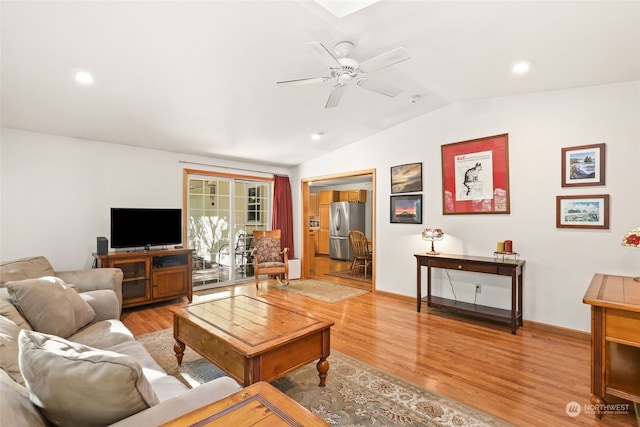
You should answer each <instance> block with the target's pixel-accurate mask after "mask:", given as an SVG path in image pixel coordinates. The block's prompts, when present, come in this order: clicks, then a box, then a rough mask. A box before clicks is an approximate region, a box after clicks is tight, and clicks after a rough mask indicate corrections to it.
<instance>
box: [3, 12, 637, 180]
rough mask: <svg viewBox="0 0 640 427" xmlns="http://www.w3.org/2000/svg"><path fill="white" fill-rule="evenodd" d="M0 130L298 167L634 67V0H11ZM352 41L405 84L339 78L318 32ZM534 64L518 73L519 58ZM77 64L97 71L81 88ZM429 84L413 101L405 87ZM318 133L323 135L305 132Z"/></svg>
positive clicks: (624, 75) (632, 73)
mask: <svg viewBox="0 0 640 427" xmlns="http://www.w3.org/2000/svg"><path fill="white" fill-rule="evenodd" d="M0 12H1V24H2V28H1V31H2V33H1V37H2V40H1V47H2V52H1V54H2V56H1V59H2V69H1V71H2V80H1V83H2V87H1V89H2V105H1V108H2V110H1V113H2V115H1V119H2V126H4V127H9V128H16V129H24V130H29V131H34V132H42V133H47V134H54V135H64V136H70V137H77V138H84V139H90V140H97V141H105V142H112V143H119V144H127V145H134V146H142V147H149V148H155V149H160V150H168V151H176V152H181V153H189V154H197V155H204V156H213V157H216V158H227V159H238V160H248V161H251V162H257V163H261V164H266V165H276V166H285V167H287V166H292V165H296V164H299V163H301V162H304V161H306V160H308V159H311V158H314V157H317V156H320V155H322V154H324V153H326V152H329V151H332V150H335V149H336V148H339V147H341V146H343V145H346V144H349V143H352V142H354V141H356V140H358V139H361V138H363V137H366V136H368V135H371V134H373V133H375V132H379V131H381V130H383V129H386V128H388V127H391V126H394V125H396V124H398V123H401V122H403V121H406V120H409V119H412V118H414V117H416V116H418V115H422V114H425V113H428V112H430V111H433V110H435V109H437V108H440V107H442V106H444V105H447V104H451V103H456V102H460V101H466V100H473V99H479V98H488V97H502V96H510V95H517V94H524V93H531V92H540V91H548V90H557V89H565V88H573V87H580V86H588V85H599V84H607V83H615V82H624V81H631V80H639V79H640V2H638V1H623V2H616V1H566V2H562V1H531V2H527V1H498V2H489V1H468V2H462V1H390V0H387V1H384V0H383V1H380V2H378V3H375V4H372V5H370V6H368V7H366V8H364V9H362V10H359V11H356V12H353V13H351V14H348V15H346V16H345V17H343V18H338V17H336V16H334V15H332V14H331V13H330V12H329V11H328V10H327V9H325V8H324V7H322V6H320V5H318V4H316V3H314V2H311V1H284V0H282V1H202V2H191V1H189V2H187V1H136V2H133V1H131V2H129V1H55V0H50V1H42V2H36V1H2V3H1V10H0ZM343 40H349V41H351V42H353V43H354V44H355V49H354V50H353V53H352V57H353V58H355V59H357V60H358V61H360V62H362V61H364V60H366V59H369V58H371V57H374V56H376V55H379V54H381V53H384V52H387V51H389V50H391V49H394V48H396V47H404V48H405V49H406V50H407V51H408V52H409V54H410V55H411V59H409V60H408V61H404V62H401V63H399V64H396V65H394V66H392V67H388V68H385V69H382V70H379V71H377V72H376V73H374V75H373V76H372V77H375V79H376V80H379V81H382V82H386V83H391V84H394V85H396V86H398V87H399V88H401V89H402V93H401V94H400V95H399V96H397V97H395V98H389V97H386V96H383V95H380V94H376V93H373V92H370V91H367V90H365V89H363V88H361V87H358V86H355V85H353V86H349V87H348V88H347V91H346V92H345V95H344V96H343V98H342V100H341V103H340V105H339V106H338V107H336V108H332V109H325V108H324V104H325V102H326V100H327V97H328V95H329V92H330V90H331V88H332V86H333V82H326V83H320V84H316V85H304V86H278V85H276V84H275V82H276V81H280V80H289V79H295V78H303V77H315V76H324V75H327V74H328V68H327V66H326V65H325V63H323V62H322V61H320V60H319V59H318V57H317V56H315V55H314V54H313V52H311V49H310V48H309V46H307V43H308V42H321V43H323V44H325V45H326V46H327V47H328V48H329V49H331V48H332V47H333V45H334V44H335V43H337V42H339V41H343ZM520 59H528V60H530V61H532V62H533V69H532V70H531V72H530V73H528V74H527V75H524V76H516V75H513V74H512V73H511V71H510V66H511V64H512V63H513V62H514V61H516V60H520ZM75 69H86V70H88V71H90V72H92V73H93V74H94V76H95V83H94V84H93V85H90V86H80V85H78V84H76V83H75V82H74V81H73V80H72V72H73V70H75ZM414 95H420V99H419V100H418V102H416V103H414V104H412V103H410V102H409V99H410V98H411V97H412V96H414ZM313 132H323V133H324V134H325V137H324V138H323V140H321V141H319V142H315V141H311V139H310V138H309V135H310V134H311V133H313Z"/></svg>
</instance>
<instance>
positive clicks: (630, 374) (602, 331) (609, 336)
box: [582, 274, 640, 418]
mask: <svg viewBox="0 0 640 427" xmlns="http://www.w3.org/2000/svg"><path fill="white" fill-rule="evenodd" d="M582 301H583V302H584V303H585V304H590V305H591V393H592V394H593V396H592V397H591V403H592V404H593V405H594V408H595V412H596V417H597V418H601V417H602V414H603V412H606V411H605V410H606V402H605V396H606V395H610V396H615V397H619V398H622V399H626V400H629V401H632V402H635V407H636V410H637V409H638V403H640V283H638V282H635V281H634V280H633V278H632V277H627V276H613V275H607V274H596V275H594V276H593V279H592V280H591V284H590V285H589V289H587V292H586V293H585V295H584V298H583V300H582Z"/></svg>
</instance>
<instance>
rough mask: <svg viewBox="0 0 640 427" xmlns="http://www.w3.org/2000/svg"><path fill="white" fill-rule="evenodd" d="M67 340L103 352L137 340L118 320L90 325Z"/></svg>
mask: <svg viewBox="0 0 640 427" xmlns="http://www.w3.org/2000/svg"><path fill="white" fill-rule="evenodd" d="M67 339H68V340H69V341H73V342H77V343H78V344H84V345H88V346H89V347H95V348H99V349H101V350H111V347H113V346H114V345H116V344H120V343H123V342H128V341H134V340H135V338H134V337H133V334H132V333H131V331H130V330H129V329H127V327H126V326H125V325H124V323H122V322H121V321H120V320H116V319H111V320H102V321H100V322H95V323H90V324H88V325H87V326H85V327H84V328H82V329H80V330H79V331H78V332H76V333H75V334H73V335H71V336H70V337H67Z"/></svg>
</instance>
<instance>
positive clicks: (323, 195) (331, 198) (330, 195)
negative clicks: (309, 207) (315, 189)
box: [318, 190, 340, 205]
mask: <svg viewBox="0 0 640 427" xmlns="http://www.w3.org/2000/svg"><path fill="white" fill-rule="evenodd" d="M338 201H340V193H339V192H337V191H333V190H326V191H321V192H319V193H318V204H319V205H328V204H329V203H332V202H338Z"/></svg>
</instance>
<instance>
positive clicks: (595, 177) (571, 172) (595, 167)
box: [562, 144, 605, 187]
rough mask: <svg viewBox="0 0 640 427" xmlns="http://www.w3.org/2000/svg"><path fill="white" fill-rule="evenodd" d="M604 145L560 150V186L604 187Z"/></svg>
mask: <svg viewBox="0 0 640 427" xmlns="http://www.w3.org/2000/svg"><path fill="white" fill-rule="evenodd" d="M604 162H605V144H593V145H580V146H576V147H567V148H563V149H562V186H563V187H582V186H587V185H604Z"/></svg>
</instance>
